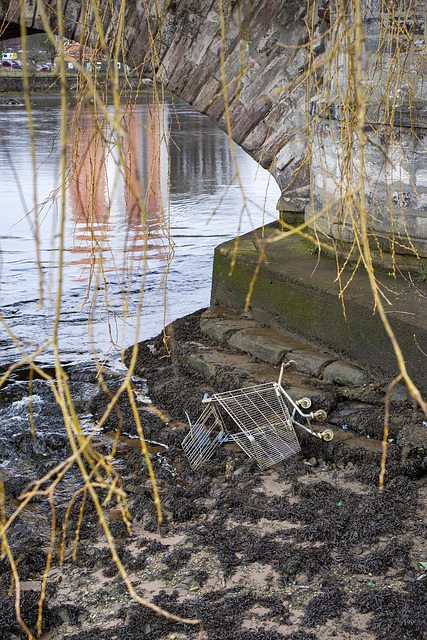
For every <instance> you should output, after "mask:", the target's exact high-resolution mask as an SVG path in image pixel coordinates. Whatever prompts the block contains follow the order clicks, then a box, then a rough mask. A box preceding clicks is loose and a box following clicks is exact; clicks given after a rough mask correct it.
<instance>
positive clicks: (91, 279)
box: [0, 97, 278, 359]
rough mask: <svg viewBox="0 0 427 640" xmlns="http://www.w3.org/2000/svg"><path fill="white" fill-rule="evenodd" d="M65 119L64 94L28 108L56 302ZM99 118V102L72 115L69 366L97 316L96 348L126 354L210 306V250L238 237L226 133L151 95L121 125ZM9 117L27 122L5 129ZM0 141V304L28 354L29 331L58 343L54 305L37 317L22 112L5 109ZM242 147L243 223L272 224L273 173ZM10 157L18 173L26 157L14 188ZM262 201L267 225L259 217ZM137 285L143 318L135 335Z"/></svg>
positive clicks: (45, 256)
mask: <svg viewBox="0 0 427 640" xmlns="http://www.w3.org/2000/svg"><path fill="white" fill-rule="evenodd" d="M59 110H60V103H59V98H53V97H49V98H48V99H47V100H46V99H42V98H38V99H34V104H33V118H34V122H35V130H36V153H37V164H38V167H39V168H38V171H37V183H38V196H37V197H38V202H44V201H45V200H47V201H48V202H49V204H48V205H46V206H44V207H43V212H42V216H41V221H42V224H41V229H40V235H41V262H42V269H43V273H44V274H45V276H46V282H49V278H48V277H47V276H48V274H50V282H51V283H52V286H51V291H52V296H51V297H52V302H53V301H54V295H55V286H54V285H55V277H56V273H57V265H58V238H57V231H56V230H57V228H58V215H59V214H58V207H57V206H56V200H55V199H54V200H52V199H49V195H50V194H51V193H53V192H54V190H55V189H56V188H57V187H58V174H59V171H58V167H59V149H58V145H56V139H57V132H58V128H59V123H60V111H59ZM93 110H94V108H93V106H91V105H86V106H83V105H77V104H75V103H74V104H73V105H70V106H69V108H68V112H67V121H68V130H67V190H66V200H67V201H66V211H67V222H66V236H65V240H66V242H65V247H66V252H65V255H64V259H65V264H66V268H65V276H64V283H63V290H64V293H63V299H62V310H63V314H62V317H61V330H60V338H61V348H62V351H63V353H64V354H65V355H66V357H68V358H70V357H71V358H74V357H76V356H77V355H78V354H86V353H87V352H88V351H89V350H90V349H91V344H90V340H89V338H87V339H86V340H84V339H83V338H84V336H85V335H87V324H88V321H89V320H90V319H91V318H92V327H91V331H92V340H93V345H92V346H93V347H94V348H95V349H96V351H98V352H103V353H105V352H106V351H108V350H109V349H110V348H111V340H112V341H113V342H115V343H118V344H120V343H124V344H125V345H128V344H130V343H131V342H133V341H134V340H135V339H142V338H145V337H149V336H150V335H153V334H154V333H157V332H158V331H159V329H160V328H161V326H162V323H163V319H164V314H165V320H166V321H170V320H171V319H173V318H174V317H178V316H180V315H183V314H185V313H188V312H190V311H193V310H195V309H197V308H199V307H201V306H207V305H208V303H209V291H210V276H211V268H212V255H213V249H214V247H215V246H216V245H217V244H219V242H221V241H222V240H223V239H225V238H226V237H232V236H233V235H235V234H236V232H237V226H238V219H239V214H240V212H241V211H242V209H243V206H244V200H243V198H242V195H241V193H240V191H239V188H238V187H237V184H236V182H233V177H234V172H235V171H234V166H233V162H232V156H231V152H230V146H229V141H228V139H227V136H226V135H225V134H223V133H222V132H221V131H219V130H218V129H217V128H216V127H215V125H213V124H212V123H211V122H210V120H209V119H208V118H207V117H205V116H201V115H200V114H198V113H197V112H195V111H193V110H192V109H191V108H190V107H189V106H188V105H186V104H185V103H182V102H176V103H175V104H173V103H172V102H171V101H170V100H167V101H166V103H165V104H163V105H156V104H154V103H153V101H152V100H150V99H149V98H148V97H147V98H146V99H141V100H140V101H138V102H137V103H133V104H132V105H129V106H126V107H124V108H123V111H122V113H121V114H120V127H119V128H117V127H116V128H115V127H113V126H112V124H111V121H112V120H114V109H113V108H112V107H111V108H110V109H109V111H108V118H107V117H106V116H105V114H96V117H94V116H93ZM12 117H13V118H14V123H15V124H16V123H17V122H18V123H19V126H15V124H14V126H13V127H9V120H10V119H11V118H12ZM123 130H124V131H125V132H128V135H126V134H125V135H123ZM0 133H1V134H3V139H2V141H1V144H0V169H1V170H2V173H3V174H5V175H6V180H5V181H4V184H5V189H4V207H5V208H4V209H3V211H2V210H1V209H0V222H1V230H0V250H1V257H2V261H3V264H2V267H3V268H2V271H1V274H0V281H1V289H0V300H1V303H2V306H3V311H4V312H5V311H7V315H8V318H9V322H10V323H11V326H12V328H13V330H14V332H15V333H16V335H17V336H18V337H19V339H20V340H21V341H23V343H25V341H28V342H29V343H31V345H33V344H34V335H37V340H38V341H39V342H38V343H41V342H42V341H44V340H45V339H46V338H47V337H49V336H50V334H49V332H50V331H51V325H50V324H49V322H47V321H46V320H49V318H51V316H52V307H49V304H48V303H46V305H45V307H44V308H43V309H39V308H38V307H37V302H36V300H35V297H36V296H35V291H37V287H36V282H37V270H36V269H35V262H34V255H35V254H34V239H33V234H32V231H31V226H30V225H28V222H27V220H26V219H25V216H24V215H23V213H28V211H30V209H31V208H32V206H31V199H32V186H31V185H32V173H33V169H32V165H31V157H30V153H29V144H28V141H29V134H28V123H27V120H26V114H25V110H23V109H22V110H18V111H16V108H15V109H12V108H8V107H6V106H5V105H3V106H2V108H1V109H0ZM236 151H237V156H238V162H239V169H240V173H241V177H242V180H243V183H244V188H245V191H246V194H245V195H246V197H247V198H248V201H249V204H248V207H247V211H246V213H245V219H244V223H243V227H242V230H243V231H246V230H248V229H249V228H253V227H254V226H259V225H260V224H261V223H262V221H263V220H264V219H266V220H267V221H269V220H270V219H272V218H274V217H275V202H276V200H277V197H278V189H277V187H276V185H270V188H269V192H268V194H267V199H266V189H267V185H268V183H269V176H268V174H266V172H263V171H262V170H259V169H258V167H257V165H256V164H255V163H254V162H253V161H252V160H251V159H250V158H248V156H246V155H245V154H244V153H243V152H242V151H241V150H239V149H237V150H236ZM11 155H12V156H13V158H14V161H15V165H16V164H17V163H18V157H19V175H18V178H17V177H16V171H15V172H13V171H12V169H11V167H10V162H9V160H8V158H9V157H10V156H11ZM18 182H19V184H18ZM230 184H231V186H229V187H228V188H227V190H226V191H224V189H225V187H227V185H230ZM20 188H21V190H23V191H24V193H25V200H26V203H25V206H24V205H23V204H22V199H21V198H20V195H19V189H20ZM264 202H266V208H267V211H270V212H271V216H268V215H267V217H265V216H264V214H263V205H264ZM23 209H24V210H25V211H24V212H23ZM214 211H215V215H214V216H213V215H212V214H213V212H214ZM246 214H247V215H246ZM171 253H173V260H172V262H170V257H171ZM166 270H167V276H168V277H167V279H165V273H166ZM142 289H143V290H144V300H143V309H142V321H141V323H140V326H139V327H136V326H135V320H134V319H135V317H136V312H137V307H138V301H139V294H140V291H141V290H142ZM100 291H101V294H102V295H99V292H100ZM165 305H166V306H165ZM123 309H126V318H125V319H124V320H123V318H122V315H123ZM35 327H37V329H36V330H35ZM2 339H3V340H4V342H3V345H4V347H5V348H4V350H3V352H4V353H5V354H6V355H7V356H9V355H10V354H11V353H13V352H14V349H13V348H10V338H9V337H8V336H7V334H6V333H5V331H4V330H3V329H2V330H1V333H0V340H2ZM25 345H26V348H28V345H27V344H26V343H25ZM49 357H50V356H46V358H47V359H48V358H49Z"/></svg>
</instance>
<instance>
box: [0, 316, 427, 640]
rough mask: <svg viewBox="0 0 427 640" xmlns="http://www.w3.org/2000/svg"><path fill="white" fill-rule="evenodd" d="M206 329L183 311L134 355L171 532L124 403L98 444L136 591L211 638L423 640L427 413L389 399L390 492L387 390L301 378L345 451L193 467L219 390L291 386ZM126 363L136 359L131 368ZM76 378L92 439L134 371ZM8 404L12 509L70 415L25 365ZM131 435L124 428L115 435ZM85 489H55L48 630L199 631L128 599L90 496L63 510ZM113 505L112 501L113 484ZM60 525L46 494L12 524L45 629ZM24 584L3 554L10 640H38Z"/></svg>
mask: <svg viewBox="0 0 427 640" xmlns="http://www.w3.org/2000/svg"><path fill="white" fill-rule="evenodd" d="M202 328H203V330H202V329H201V325H200V314H194V315H192V316H187V317H186V318H182V319H181V320H179V321H176V322H175V323H173V325H171V326H169V327H168V328H167V332H166V335H167V336H168V340H167V341H166V344H167V348H166V347H165V342H164V336H163V335H160V336H158V337H157V338H155V339H152V340H147V341H145V342H143V343H140V345H139V347H138V353H137V358H136V366H135V375H134V377H133V387H134V389H133V390H134V396H135V401H136V406H137V411H138V415H139V417H140V420H141V423H142V426H143V429H144V434H145V437H146V439H147V440H149V441H151V443H152V444H151V445H150V457H151V462H152V465H153V468H154V471H155V475H156V480H157V484H158V489H159V494H160V498H161V504H162V513H163V522H162V524H161V526H160V528H158V523H157V516H156V508H155V503H154V498H153V489H152V485H151V481H150V479H149V474H148V469H147V464H146V462H145V459H144V456H143V455H142V453H141V451H140V448H139V441H138V439H137V438H136V437H135V436H136V433H137V428H136V424H135V421H134V417H133V412H132V406H131V404H130V402H129V399H128V398H127V396H126V395H125V394H123V395H122V397H121V398H120V400H119V402H118V404H117V407H116V408H115V409H114V410H113V411H112V412H111V414H110V417H109V418H108V419H107V420H106V422H105V424H104V427H103V430H102V431H101V432H99V433H98V434H97V435H96V436H95V438H94V443H93V444H94V445H95V446H96V448H97V450H98V451H99V452H100V453H101V454H104V455H108V454H109V453H111V451H112V448H113V447H116V452H115V457H114V459H115V462H114V464H113V466H114V470H115V471H116V472H117V473H119V474H120V477H121V481H122V484H123V489H124V491H125V492H126V497H127V504H128V508H129V513H130V518H131V525H130V528H129V529H128V528H127V527H126V526H125V524H124V523H123V519H122V517H121V513H120V511H119V509H118V508H117V504H116V503H115V502H113V501H109V502H106V503H105V506H104V515H105V518H106V519H107V521H108V523H109V526H110V530H111V532H112V533H113V535H114V540H115V545H116V548H117V551H118V555H119V557H120V559H121V561H122V563H123V566H124V567H125V569H126V571H127V573H128V576H129V579H130V581H131V583H132V585H133V587H134V588H135V590H136V592H137V593H138V594H139V595H141V596H143V597H144V598H145V599H146V600H148V601H150V602H152V603H154V604H156V605H158V606H161V607H163V608H165V609H166V610H168V611H170V612H172V613H174V614H177V615H179V616H184V617H186V618H194V619H195V618H201V619H202V620H203V622H204V634H205V637H206V638H208V639H209V640H222V639H227V640H228V639H229V638H236V639H238V640H255V638H256V639H257V640H259V639H260V638H262V639H266V640H281V639H282V638H288V639H290V640H329V638H332V637H337V638H340V639H346V638H355V637H357V638H360V639H361V640H386V639H387V640H394V639H396V640H397V639H399V640H402V639H407V640H422V639H424V638H425V637H427V623H426V619H425V610H426V606H427V589H426V585H427V517H426V506H427V480H426V457H425V450H424V448H423V446H421V443H420V446H418V447H417V446H416V445H415V444H414V442H412V443H411V442H410V441H404V439H403V436H402V434H405V433H406V434H408V432H411V433H414V431H416V432H417V433H420V430H422V429H423V428H424V429H425V426H424V425H423V418H422V416H421V414H420V413H419V412H417V411H416V409H415V408H414V407H413V406H412V405H411V404H410V403H409V402H407V401H406V400H405V397H404V395H402V396H401V397H399V398H396V399H395V400H393V402H392V405H391V421H390V426H391V430H390V440H392V442H390V449H389V453H388V462H387V474H386V485H385V489H384V491H382V492H380V491H379V490H378V474H379V465H380V458H381V441H380V440H381V437H382V423H383V412H384V388H383V385H382V383H380V381H377V382H376V383H375V382H369V381H366V382H365V383H364V384H363V385H359V386H353V387H351V386H349V385H338V384H336V383H333V382H326V381H325V380H324V379H322V378H321V377H315V376H313V374H310V373H298V372H297V373H289V374H287V377H286V379H285V384H286V388H287V389H289V390H291V389H292V390H293V393H297V391H298V390H300V391H301V393H302V392H303V391H304V393H305V394H306V395H308V396H310V397H311V398H312V401H313V406H314V408H315V409H318V408H322V409H324V410H325V411H327V413H328V421H327V423H326V424H327V426H328V427H330V428H332V429H333V430H334V432H335V438H334V440H332V441H331V442H323V441H321V440H318V439H315V438H313V436H311V435H309V434H306V433H305V432H301V431H298V437H299V440H300V443H301V453H300V454H298V455H295V456H293V457H291V458H288V459H287V460H285V461H284V462H283V463H280V464H277V465H275V466H274V467H270V468H268V469H266V470H264V471H261V470H260V469H259V468H258V466H257V465H256V463H255V462H254V461H253V460H251V459H249V458H248V457H247V456H246V455H245V454H244V453H243V452H242V451H241V450H240V449H239V448H238V447H237V446H236V445H235V444H230V443H229V444H226V445H223V446H221V447H219V448H218V449H217V451H216V452H215V455H214V456H213V457H212V459H211V460H210V461H208V462H206V463H205V464H203V465H202V466H201V467H200V469H199V470H197V471H192V469H191V468H190V466H189V464H188V461H187V459H186V457H185V455H184V453H183V450H182V447H181V442H182V439H183V437H184V435H185V434H186V433H187V431H188V426H187V423H186V416H185V412H188V414H189V415H190V417H191V418H192V419H194V418H196V417H197V416H198V415H199V413H200V409H201V404H200V403H201V399H202V398H203V396H204V395H205V394H206V393H208V394H209V395H211V394H212V393H213V392H215V391H225V390H228V389H231V388H235V387H241V386H245V384H246V383H251V382H252V383H253V382H256V383H260V382H263V381H270V380H274V379H277V375H278V367H277V366H274V365H272V364H270V363H268V362H266V361H265V360H262V359H260V358H256V357H254V356H250V357H249V356H248V355H247V354H246V353H244V352H242V350H241V349H238V348H233V347H231V346H230V345H229V344H228V342H227V340H228V339H229V338H228V337H227V340H222V341H221V340H218V339H217V338H213V337H212V335H208V333H207V332H206V316H205V324H204V325H203V322H202ZM130 358H131V351H130V350H129V351H128V352H127V353H126V354H125V362H126V363H127V364H129V361H130ZM200 363H202V365H201V364H200ZM203 363H205V365H206V366H204V365H203ZM208 365H210V366H208ZM67 373H68V375H69V377H70V389H71V393H72V396H73V398H74V400H75V403H76V408H77V410H78V412H79V414H80V416H81V424H82V428H83V430H84V431H85V432H86V433H88V432H90V430H91V429H93V428H94V426H95V425H96V422H97V420H99V419H100V418H101V416H102V415H103V413H104V411H105V409H106V407H107V406H108V403H109V402H110V400H111V397H112V396H113V395H114V393H115V391H116V390H117V388H118V387H119V385H120V383H121V380H122V379H123V376H124V371H120V369H119V368H115V369H114V368H111V369H110V370H107V371H106V373H105V376H104V380H105V385H104V387H103V388H102V387H101V386H100V384H99V377H98V376H97V371H96V368H95V367H94V366H92V365H89V364H88V365H85V366H83V365H75V366H74V367H70V368H69V369H68V370H67ZM2 400H3V402H2V409H1V411H2V422H1V425H2V426H1V429H2V431H1V437H0V447H1V455H2V460H3V467H2V469H3V470H2V476H3V481H4V492H5V504H6V516H10V515H11V514H12V513H13V511H14V509H16V507H17V506H18V505H19V503H20V496H21V495H22V492H23V491H24V490H25V488H26V487H27V485H28V483H29V482H30V481H31V480H34V479H36V478H38V477H41V476H42V475H43V474H45V473H46V472H47V471H48V470H49V469H52V468H53V467H54V466H55V465H56V464H57V463H59V462H61V461H62V460H64V459H65V458H66V457H67V455H69V453H70V451H69V445H68V441H67V438H66V434H65V431H64V428H63V426H62V417H61V413H60V411H59V409H58V408H57V407H56V405H55V404H54V403H53V402H52V396H51V391H50V389H49V386H48V385H47V384H45V382H44V381H41V380H33V381H32V397H31V399H30V396H29V381H28V380H26V379H25V372H20V374H19V375H17V376H16V378H15V380H14V381H13V382H12V383H11V384H10V385H9V386H8V387H6V389H5V390H4V391H3V398H2ZM150 401H151V402H150ZM153 407H156V409H158V410H160V412H159V411H157V410H156V411H153ZM324 426H325V423H323V424H322V425H321V428H324ZM319 427H320V425H319ZM118 430H120V434H121V435H120V438H118V440H115V435H116V434H117V433H118ZM424 444H425V442H424ZM6 463H7V464H6ZM19 469H20V471H19ZM81 487H82V481H81V478H80V476H79V473H78V472H77V470H74V468H71V469H70V470H69V472H68V473H67V474H66V477H65V478H64V480H63V482H62V483H61V484H60V485H59V487H58V490H57V492H56V493H55V496H54V504H55V527H56V530H57V536H56V541H55V544H54V545H53V551H52V564H51V568H50V570H49V575H48V578H47V583H46V588H45V598H44V604H43V609H42V620H41V629H40V631H41V637H42V638H43V639H44V640H47V639H49V640H59V639H62V638H68V639H73V640H80V639H81V640H83V639H87V640H89V639H93V640H95V639H96V640H99V639H101V638H102V639H103V640H104V639H106V640H122V639H123V640H124V639H127V640H133V639H135V640H136V639H137V638H138V639H139V640H140V639H141V638H142V639H143V638H150V639H156V638H158V639H162V640H163V639H166V638H169V639H171V640H172V639H175V640H183V639H184V638H192V637H194V638H195V637H197V634H198V632H199V628H198V626H191V625H188V624H187V625H183V624H178V623H176V622H173V621H170V620H167V619H166V618H163V617H159V616H158V615H157V614H155V613H154V612H152V611H151V610H149V609H147V608H146V607H144V606H142V605H140V604H139V603H137V602H136V601H134V600H132V598H131V597H130V595H129V593H128V591H127V588H126V586H125V585H124V584H123V581H122V579H121V577H120V576H119V573H118V569H117V566H116V565H115V563H114V562H113V560H112V558H111V552H110V550H109V548H108V544H107V540H106V537H105V533H104V532H103V529H102V527H101V526H100V523H99V518H98V515H97V514H96V512H95V510H94V508H93V505H92V503H91V501H90V499H89V498H88V499H87V500H86V502H85V503H84V504H83V502H82V493H79V494H78V495H76V497H75V501H74V504H73V506H72V507H71V508H70V510H69V512H68V511H67V509H68V507H69V505H70V500H71V497H72V496H73V494H74V493H75V492H76V491H78V490H79V489H80V488H81ZM99 495H100V497H101V498H102V499H104V498H105V497H106V495H105V493H103V492H102V491H101V490H99ZM82 513H83V519H82V520H81V524H80V526H79V522H80V519H81V514H82ZM51 514H52V505H51V504H49V502H48V501H47V500H43V499H41V498H40V497H39V498H37V499H36V500H34V501H33V502H32V503H31V504H30V505H29V507H28V508H27V509H26V510H25V511H24V512H23V513H22V514H20V515H19V516H18V518H16V520H15V521H14V522H13V524H12V525H11V527H10V529H9V531H8V542H9V545H10V548H11V550H12V552H13V555H14V558H15V562H16V566H17V571H18V573H19V576H20V579H21V581H22V582H21V589H22V605H21V610H22V615H23V619H24V621H25V622H26V623H27V624H28V626H29V628H30V629H31V630H32V632H33V633H34V634H35V635H36V634H37V630H36V623H37V615H38V601H39V596H40V593H41V590H42V588H43V586H42V575H43V571H44V569H45V566H46V562H47V560H48V555H49V550H50V545H51V542H50V541H51V524H52V517H51ZM65 522H67V527H66V530H67V537H66V542H65V554H64V561H63V564H62V566H60V563H59V560H60V555H61V545H60V540H61V534H62V529H63V525H64V523H65ZM76 530H79V536H78V540H77V539H76ZM75 549H76V554H75V558H74V559H73V553H74V550H75ZM11 579H12V574H11V570H10V563H9V561H8V558H7V555H6V554H5V553H4V552H3V554H2V556H1V560H0V597H1V607H0V638H1V639H2V640H3V639H4V640H6V639H7V640H12V639H14V638H21V637H23V638H24V637H26V635H25V633H23V632H22V631H21V630H20V628H19V626H18V625H17V623H16V621H15V620H16V615H15V609H14V596H11V595H10V594H9V590H10V585H11Z"/></svg>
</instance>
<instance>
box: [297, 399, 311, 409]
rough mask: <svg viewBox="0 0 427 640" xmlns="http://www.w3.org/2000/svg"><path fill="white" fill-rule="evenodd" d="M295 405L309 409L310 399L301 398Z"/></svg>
mask: <svg viewBox="0 0 427 640" xmlns="http://www.w3.org/2000/svg"><path fill="white" fill-rule="evenodd" d="M296 404H297V405H298V406H299V407H302V408H303V409H309V408H310V407H311V400H310V398H301V400H297V402H296Z"/></svg>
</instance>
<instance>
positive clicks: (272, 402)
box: [182, 363, 333, 469]
mask: <svg viewBox="0 0 427 640" xmlns="http://www.w3.org/2000/svg"><path fill="white" fill-rule="evenodd" d="M287 366H288V363H287V364H282V366H281V369H280V374H279V379H278V381H277V382H271V383H270V382H269V383H265V384H259V385H253V386H248V387H244V388H242V389H234V390H232V391H225V392H222V393H216V394H213V395H212V397H210V398H209V397H206V396H205V398H203V400H202V403H203V404H206V405H207V406H206V407H205V409H204V410H203V412H202V414H201V415H200V417H199V418H198V420H197V421H196V422H195V423H194V424H193V423H192V422H191V420H190V418H189V416H188V414H187V419H188V422H189V425H190V431H189V433H188V434H187V435H186V437H185V438H184V440H183V442H182V447H183V449H184V451H185V454H186V456H187V458H188V460H189V462H190V465H191V467H192V468H193V469H197V468H198V467H199V466H200V465H201V464H202V463H203V462H205V461H206V460H209V459H210V458H211V457H212V455H213V454H214V452H215V450H216V448H217V447H218V446H219V445H220V444H221V443H222V442H224V441H226V440H228V441H230V440H231V441H234V442H236V443H237V444H238V445H239V446H240V448H241V449H243V451H244V452H245V453H246V454H247V455H248V456H249V457H251V458H253V459H254V460H256V462H257V463H258V465H259V467H260V468H261V469H265V468H266V467H269V466H271V465H273V464H276V463H277V462H280V461H282V460H284V459H285V458H288V457H289V456H291V455H294V454H295V453H298V451H300V445H299V442H298V438H297V435H296V433H295V429H294V425H295V424H296V425H298V426H299V427H301V428H302V429H305V430H306V431H308V432H309V433H311V434H312V435H313V436H316V437H318V438H322V439H324V440H331V439H332V437H333V432H332V431H331V430H329V429H326V430H324V431H323V432H321V433H319V432H317V431H314V430H312V429H311V420H316V421H319V422H320V421H323V420H325V419H326V417H327V416H326V413H325V412H324V411H322V410H318V411H315V412H311V413H304V411H303V410H302V409H308V408H310V406H311V401H310V399H309V398H302V399H301V400H298V401H296V402H295V401H294V400H293V399H292V398H291V396H290V395H289V394H288V393H287V392H286V391H285V390H284V389H283V386H282V379H283V373H284V371H285V369H286V368H287ZM230 419H231V420H230Z"/></svg>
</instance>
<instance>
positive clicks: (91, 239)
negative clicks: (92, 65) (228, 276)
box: [67, 105, 169, 278]
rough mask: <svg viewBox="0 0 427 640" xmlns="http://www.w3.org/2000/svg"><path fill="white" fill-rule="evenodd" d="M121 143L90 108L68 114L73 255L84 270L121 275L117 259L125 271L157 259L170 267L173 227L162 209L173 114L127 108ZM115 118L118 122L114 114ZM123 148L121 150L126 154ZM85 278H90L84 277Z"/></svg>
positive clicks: (159, 109)
mask: <svg viewBox="0 0 427 640" xmlns="http://www.w3.org/2000/svg"><path fill="white" fill-rule="evenodd" d="M125 109H126V110H125V112H124V114H123V120H122V126H123V125H124V126H125V128H126V131H127V132H128V137H127V138H124V140H119V139H118V136H117V133H116V132H115V131H114V129H112V127H111V125H110V123H109V122H108V121H107V119H106V118H105V117H104V116H100V117H96V116H95V115H94V113H93V111H92V110H91V109H89V108H88V107H81V106H80V107H77V108H76V109H75V110H74V111H70V112H69V118H68V122H69V126H68V191H67V193H68V203H67V206H68V210H69V212H70V219H71V220H72V223H73V247H72V248H71V249H70V251H71V252H72V253H78V254H81V256H82V257H81V258H80V259H79V260H78V262H79V263H81V264H83V265H85V264H86V265H88V266H89V267H90V268H91V269H94V268H95V265H96V264H97V261H100V260H101V255H102V269H103V271H110V270H113V269H115V266H114V264H113V262H114V259H113V251H114V252H115V254H116V252H117V251H121V252H122V255H123V264H127V263H128V257H130V256H132V261H133V260H134V259H135V260H137V261H138V260H140V259H141V258H143V256H145V255H146V251H147V241H148V238H149V239H150V245H149V250H150V254H151V255H152V254H153V250H154V252H155V253H156V254H157V257H159V258H161V259H163V260H166V259H167V255H166V253H165V251H166V250H165V240H164V237H165V235H166V234H167V226H166V224H165V221H164V216H163V210H162V207H163V205H164V203H165V202H167V188H168V172H169V160H168V150H167V133H166V132H165V131H164V130H163V122H165V121H167V117H168V114H167V106H164V105H148V106H145V105H137V106H131V107H126V108H125ZM111 115H112V117H113V114H111ZM120 145H121V146H120ZM85 278H86V277H85Z"/></svg>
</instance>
